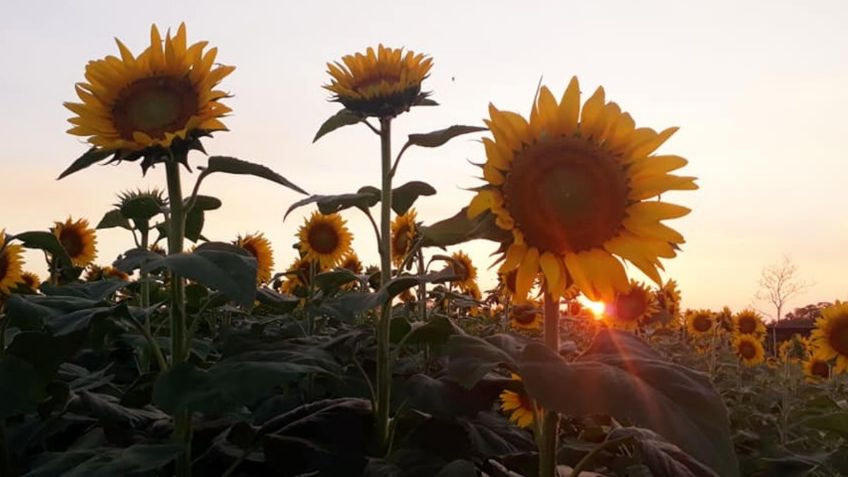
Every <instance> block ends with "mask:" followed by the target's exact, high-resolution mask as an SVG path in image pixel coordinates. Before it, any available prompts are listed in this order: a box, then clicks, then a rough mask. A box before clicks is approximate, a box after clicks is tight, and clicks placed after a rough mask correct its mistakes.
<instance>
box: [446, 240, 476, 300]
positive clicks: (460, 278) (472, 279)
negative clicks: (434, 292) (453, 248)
mask: <svg viewBox="0 0 848 477" xmlns="http://www.w3.org/2000/svg"><path fill="white" fill-rule="evenodd" d="M451 259H452V261H451V270H453V273H454V275H456V276H457V279H456V280H454V281H452V282H451V283H453V284H454V285H457V286H459V288H460V289H461V290H463V291H468V290H470V289H472V288H476V287H477V267H475V266H474V264H473V263H471V257H469V256H468V255H466V254H465V252H463V251H462V250H460V251H458V252H455V253H453V254H452V255H451Z"/></svg>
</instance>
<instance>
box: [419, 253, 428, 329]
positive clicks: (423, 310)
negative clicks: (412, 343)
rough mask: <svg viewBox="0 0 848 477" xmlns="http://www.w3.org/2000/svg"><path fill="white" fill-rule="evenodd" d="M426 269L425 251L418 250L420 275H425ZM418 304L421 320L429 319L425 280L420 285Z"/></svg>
mask: <svg viewBox="0 0 848 477" xmlns="http://www.w3.org/2000/svg"><path fill="white" fill-rule="evenodd" d="M425 273H426V270H425V268H424V252H422V251H421V250H418V275H419V276H424V274H425ZM418 306H419V313H420V314H421V321H422V322H423V321H427V284H426V283H424V282H423V281H422V282H421V284H419V285H418Z"/></svg>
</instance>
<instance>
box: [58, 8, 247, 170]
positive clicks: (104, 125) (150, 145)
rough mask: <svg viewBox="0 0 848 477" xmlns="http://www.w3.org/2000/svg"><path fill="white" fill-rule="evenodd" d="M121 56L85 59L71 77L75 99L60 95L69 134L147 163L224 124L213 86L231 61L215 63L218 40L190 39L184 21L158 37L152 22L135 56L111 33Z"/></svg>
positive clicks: (229, 68) (191, 143) (124, 157)
mask: <svg viewBox="0 0 848 477" xmlns="http://www.w3.org/2000/svg"><path fill="white" fill-rule="evenodd" d="M116 42H117V44H118V50H119V52H120V57H116V56H111V55H110V56H107V57H105V58H103V59H100V60H94V61H90V62H89V63H88V65H86V67H85V82H81V83H77V85H76V92H77V96H79V99H80V102H79V103H65V107H66V108H68V109H69V110H71V111H72V112H73V113H74V114H75V115H76V116H74V117H72V118H70V119H69V120H68V121H69V122H70V123H71V124H73V127H72V128H71V129H69V130H68V132H69V133H70V134H74V135H77V136H83V137H87V138H88V142H89V143H91V144H92V145H93V146H94V147H96V148H98V149H100V150H103V151H108V152H114V153H115V156H114V160H136V159H139V158H141V157H145V161H144V162H142V167H143V168H145V169H146V168H147V167H149V166H150V165H152V164H153V163H155V162H160V161H162V160H164V158H165V157H167V156H168V154H167V152H166V150H167V149H174V148H185V149H186V150H188V149H199V148H200V147H201V146H199V138H200V137H202V136H208V135H210V133H212V132H214V131H226V130H227V127H226V126H224V124H223V123H222V122H221V121H220V119H221V118H222V117H223V116H225V115H226V114H227V113H229V112H230V108H228V107H227V106H225V105H224V104H223V103H221V102H220V100H222V99H224V98H226V97H228V94H227V93H225V92H224V91H221V90H217V89H215V88H216V87H217V86H218V83H220V82H221V80H222V79H223V78H224V77H225V76H227V75H229V74H230V73H231V72H232V71H233V70H234V69H235V68H234V67H232V66H223V65H218V64H217V63H215V57H216V55H217V53H218V50H217V48H211V49H209V50H207V51H204V49H205V48H206V45H207V42H205V41H202V42H198V43H194V44H191V45H189V44H188V42H187V38H186V28H185V25H184V24H181V25H180V27H179V28H178V29H177V33H176V34H175V35H174V36H171V33H170V31H169V32H168V33H167V34H166V35H165V39H164V41H163V40H162V36H161V34H160V33H159V29H158V28H157V27H156V25H153V26H152V27H151V29H150V46H148V47H147V48H146V49H145V50H144V51H142V52H141V53H140V54H138V55H137V56H136V55H134V54H133V53H132V52H131V51H130V50H129V49H128V48H127V47H126V46H124V44H123V43H122V42H121V41H120V40H116Z"/></svg>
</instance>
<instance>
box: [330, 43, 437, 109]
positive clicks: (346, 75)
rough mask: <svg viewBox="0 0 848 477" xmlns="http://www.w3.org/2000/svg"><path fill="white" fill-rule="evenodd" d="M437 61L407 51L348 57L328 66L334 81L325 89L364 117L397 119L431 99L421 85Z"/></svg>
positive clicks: (387, 50) (389, 50)
mask: <svg viewBox="0 0 848 477" xmlns="http://www.w3.org/2000/svg"><path fill="white" fill-rule="evenodd" d="M432 66H433V59H432V58H430V57H428V56H425V55H423V54H421V53H418V54H416V53H415V52H412V51H406V52H404V51H403V48H386V47H384V46H383V45H379V46H378V47H377V50H376V51H375V50H374V48H370V47H369V48H368V49H367V50H366V51H365V53H356V54H353V55H347V56H344V57H343V58H342V61H341V63H340V62H334V63H327V73H329V75H330V77H331V80H330V84H328V85H324V88H325V89H327V90H329V91H330V92H332V93H333V94H334V96H333V101H338V102H339V103H342V104H343V105H344V107H345V108H347V109H349V110H350V111H352V112H354V113H356V114H359V115H361V116H374V117H380V118H383V117H394V116H397V115H398V114H400V113H402V112H404V111H408V110H409V108H411V107H412V106H415V105H416V104H420V103H421V102H422V101H423V100H424V99H426V98H427V96H429V93H422V92H421V83H422V82H423V81H424V80H425V79H426V78H427V77H428V76H429V73H430V68H432Z"/></svg>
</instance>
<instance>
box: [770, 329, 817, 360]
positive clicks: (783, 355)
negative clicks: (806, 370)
mask: <svg viewBox="0 0 848 477" xmlns="http://www.w3.org/2000/svg"><path fill="white" fill-rule="evenodd" d="M777 350H778V353H777V354H778V356H780V359H782V360H784V361H789V362H798V361H801V360H803V359H805V358H807V356H809V354H810V341H809V340H808V339H807V338H805V337H803V336H801V335H799V334H797V333H795V334H793V335H792V336H791V337H790V338H789V339H788V340H786V341H784V342H783V343H780V347H778V348H777Z"/></svg>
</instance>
